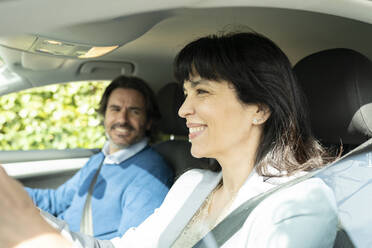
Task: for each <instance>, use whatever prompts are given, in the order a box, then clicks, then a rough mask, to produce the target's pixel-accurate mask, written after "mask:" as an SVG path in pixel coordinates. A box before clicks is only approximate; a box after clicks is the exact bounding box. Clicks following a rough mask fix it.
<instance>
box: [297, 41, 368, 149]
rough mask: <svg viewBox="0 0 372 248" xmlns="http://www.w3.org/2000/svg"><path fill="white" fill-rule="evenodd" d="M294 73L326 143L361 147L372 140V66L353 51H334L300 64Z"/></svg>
mask: <svg viewBox="0 0 372 248" xmlns="http://www.w3.org/2000/svg"><path fill="white" fill-rule="evenodd" d="M294 72H295V74H296V75H297V79H298V81H299V84H300V86H302V88H303V90H304V91H305V94H306V96H307V98H308V99H307V100H308V103H309V108H310V119H311V122H312V128H313V131H314V135H315V136H316V137H317V138H318V139H320V140H321V141H322V142H324V143H331V144H339V143H340V142H342V143H343V144H360V143H362V142H363V141H365V140H367V139H368V138H369V137H371V136H372V132H371V130H372V63H371V61H370V60H369V59H368V58H367V57H365V56H364V55H362V54H360V53H358V52H356V51H353V50H350V49H343V48H337V49H330V50H325V51H321V52H317V53H314V54H312V55H309V56H307V57H305V58H304V59H302V60H301V61H299V62H298V63H297V64H296V65H295V67H294Z"/></svg>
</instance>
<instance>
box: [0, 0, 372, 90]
mask: <svg viewBox="0 0 372 248" xmlns="http://www.w3.org/2000/svg"><path fill="white" fill-rule="evenodd" d="M19 2H22V1H19ZM93 2H94V1H93ZM184 2H189V3H191V2H195V1H184ZM212 2H214V3H216V5H218V4H217V2H218V1H212ZM284 2H286V3H289V2H291V1H284ZM234 3H235V2H234V1H233V2H232V3H231V5H234ZM219 4H220V5H221V4H222V3H219ZM229 4H230V3H229ZM292 4H293V3H292ZM2 5H3V3H2V4H1V6H2ZM201 7H205V6H199V5H198V7H197V8H193V9H192V8H179V9H172V8H171V6H170V7H169V8H166V9H161V7H159V8H157V9H158V10H157V11H153V12H145V13H141V14H132V15H129V16H119V14H115V13H117V12H114V13H111V15H108V17H107V16H106V15H105V14H103V15H102V16H101V17H100V19H101V20H100V21H97V20H94V21H93V22H90V23H88V22H86V23H84V24H82V23H78V24H74V25H71V26H68V25H67V24H68V22H67V23H65V26H64V27H60V28H54V29H52V30H51V29H49V30H48V31H45V30H44V31H41V32H39V33H38V35H42V36H45V37H49V38H55V39H63V40H64V41H69V42H78V43H84V44H87V43H91V44H92V45H113V44H117V43H120V44H119V45H121V46H120V47H119V48H118V49H117V50H115V51H113V52H111V53H109V54H107V55H105V56H102V57H99V58H97V59H94V61H97V60H99V61H101V62H102V63H104V62H105V61H107V62H108V63H113V62H123V63H127V62H129V63H131V64H132V65H133V67H134V70H133V74H134V75H137V76H140V77H142V78H144V79H145V80H147V81H149V82H150V83H151V85H152V87H153V88H154V89H155V90H158V89H159V88H160V87H161V86H163V85H164V84H166V83H168V82H171V81H173V80H174V79H173V73H172V62H173V58H174V56H175V54H176V53H177V52H178V51H179V50H180V49H181V48H182V47H183V46H184V45H185V44H187V43H188V42H189V41H191V40H193V39H195V38H198V37H201V36H204V35H206V34H211V33H216V32H219V31H221V30H228V28H227V24H233V25H234V24H241V23H244V24H247V27H246V29H248V27H250V28H252V29H253V30H255V31H257V32H260V33H263V34H265V35H267V36H268V37H269V38H271V39H273V40H274V41H275V42H276V43H277V44H278V45H279V46H280V47H281V48H282V49H283V50H284V52H286V53H287V55H288V57H289V58H290V60H291V62H292V63H293V64H295V63H296V62H297V61H298V60H299V59H301V58H302V57H304V56H306V55H308V54H311V53H314V52H317V51H320V50H323V49H327V48H335V47H344V48H351V49H354V50H357V51H359V52H361V53H363V54H365V55H366V56H367V57H369V58H372V46H370V44H372V27H370V25H369V24H366V23H363V22H360V21H356V20H351V19H347V18H343V17H338V16H334V15H326V14H320V13H315V12H309V11H302V10H293V9H283V8H282V9H281V8H261V7H239V8H237V7H226V8H205V9H203V8H201ZM134 12H135V11H133V13H134ZM120 13H122V14H123V13H124V12H123V10H122V12H120ZM125 13H126V12H125ZM72 14H73V13H72ZM105 17H107V19H104V18H105ZM84 20H87V19H84V18H83V19H79V21H84ZM57 26H58V25H57ZM231 27H232V28H231ZM230 28H231V30H234V27H233V26H230ZM41 29H42V28H41ZM1 30H2V29H0V33H1ZM368 34H371V35H368ZM91 41H94V42H91ZM10 50H11V52H9V51H10ZM4 53H6V55H7V56H3V54H4ZM10 54H12V55H10ZM0 56H2V57H3V58H4V61H5V62H6V64H7V65H8V66H9V67H10V69H12V70H13V71H15V72H16V73H18V74H19V75H20V76H21V77H22V78H25V79H26V80H28V81H29V82H30V83H31V85H33V86H39V85H43V84H49V83H55V82H66V81H77V80H92V79H98V80H99V79H112V78H113V77H114V76H117V72H116V71H111V72H108V71H104V70H103V71H101V72H102V73H98V72H97V71H96V73H95V74H87V73H86V74H84V75H80V74H79V68H80V67H81V65H82V64H83V63H85V62H86V61H89V60H82V59H72V58H63V63H59V62H60V61H61V58H60V57H54V56H48V55H39V54H35V56H29V55H28V54H25V53H24V52H22V51H18V50H14V49H9V48H4V47H2V48H1V49H0ZM37 56H40V59H36V57H37ZM27 58H32V63H33V65H32V70H29V66H27V63H26V62H27ZM45 61H49V62H50V65H57V64H59V66H57V67H56V68H52V69H53V70H46V68H45V67H44V68H43V66H44V64H45ZM28 64H30V63H28ZM38 68H40V69H38ZM106 68H107V67H106ZM154 71H156V73H154ZM0 94H1V91H0Z"/></svg>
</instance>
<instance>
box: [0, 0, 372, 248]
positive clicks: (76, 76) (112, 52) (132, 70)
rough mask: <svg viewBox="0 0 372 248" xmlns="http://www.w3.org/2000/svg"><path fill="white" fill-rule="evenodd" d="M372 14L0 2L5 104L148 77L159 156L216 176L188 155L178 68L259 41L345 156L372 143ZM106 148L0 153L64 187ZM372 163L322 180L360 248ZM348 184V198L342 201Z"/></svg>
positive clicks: (22, 174) (316, 8) (29, 181)
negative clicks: (35, 93)
mask: <svg viewBox="0 0 372 248" xmlns="http://www.w3.org/2000/svg"><path fill="white" fill-rule="evenodd" d="M371 13H372V1H369V0H337V1H335V0H323V1H298V0H283V1H275V0H268V1H257V0H249V1H245V0H233V1H228V2H226V1H221V0H209V1H196V0H180V1H170V0H160V1H148V0H139V1H134V2H122V1H114V0H107V1H98V0H91V1H72V0H65V1H63V2H55V1H45V0H33V1H28V0H15V1H13V0H12V1H10V0H5V1H0V20H1V22H0V97H1V96H3V95H4V96H5V95H7V94H10V93H13V92H20V91H23V90H26V89H29V88H36V87H40V86H45V85H52V84H60V83H66V82H77V81H89V80H112V79H113V78H115V77H116V76H118V75H134V76H138V77H140V78H143V79H145V80H146V81H147V82H148V83H149V84H150V86H151V87H152V89H153V90H154V91H155V92H156V94H157V99H158V103H159V107H160V111H161V114H162V119H161V121H160V122H159V123H158V126H157V127H158V129H159V130H160V131H161V132H162V133H163V134H167V135H168V136H169V137H170V139H169V140H158V141H157V142H155V143H154V145H153V147H154V148H155V149H156V150H157V151H158V152H159V153H161V154H162V155H163V156H164V158H165V159H166V160H167V161H168V162H169V163H170V164H171V165H172V166H173V167H174V171H175V176H176V178H177V177H179V175H181V174H182V173H183V172H185V171H186V170H188V169H190V168H209V169H212V170H218V169H219V167H218V164H217V162H216V161H214V160H212V159H196V158H193V157H192V156H191V154H190V152H189V150H190V143H189V142H188V140H187V134H188V130H187V128H186V126H185V121H184V120H183V119H181V118H180V117H178V115H177V112H178V108H179V106H180V105H181V103H182V101H183V91H182V86H181V85H180V84H179V83H178V82H175V79H174V76H173V72H172V71H173V59H174V57H175V55H176V54H177V52H178V51H179V50H180V49H181V48H182V47H183V46H184V45H185V44H187V43H188V42H190V41H192V40H194V39H196V38H199V37H202V36H205V35H207V34H216V33H227V32H234V31H253V32H258V33H261V34H263V35H266V36H267V37H268V38H270V39H272V40H273V41H274V42H276V44H277V45H278V46H279V47H281V48H282V49H283V51H284V52H285V53H286V54H287V55H288V57H289V59H290V61H291V63H292V65H293V68H294V71H295V74H296V76H297V79H298V81H299V83H300V85H301V87H302V88H303V89H304V92H305V94H306V97H307V100H308V105H309V110H310V119H311V125H312V128H313V131H314V134H315V136H316V137H317V138H318V139H319V140H320V142H321V143H322V144H323V145H325V146H326V147H329V148H330V149H333V151H335V152H336V153H337V152H338V153H339V154H342V155H344V154H347V152H349V151H352V150H353V149H354V148H356V147H358V146H359V145H361V144H362V143H364V142H368V140H369V138H370V137H371V136H372V112H371V111H372V109H371V108H372V105H371V103H372V88H371V87H372V83H371V80H372V66H371V65H372V62H371V59H372V45H371V44H372V15H371ZM1 108H2V106H0V109H1ZM4 125H6V123H5V124H4ZM0 134H1V131H0ZM0 137H1V135H0ZM99 149H100V147H97V148H95V149H90V148H89V149H88V148H84V147H81V148H74V149H68V148H66V149H45V150H15V151H9V150H3V149H0V163H1V164H3V165H4V167H5V169H6V170H7V172H8V173H9V175H11V176H13V177H15V178H17V179H19V180H20V181H21V182H22V183H23V184H24V185H27V186H30V187H42V188H50V187H52V188H54V187H57V186H58V185H60V184H62V183H63V182H64V181H66V180H67V179H68V178H69V177H71V176H72V175H73V174H74V173H75V172H76V171H77V170H78V169H79V168H81V166H82V165H83V164H84V163H85V161H87V159H88V158H89V157H90V156H91V155H92V154H94V153H96V152H98V151H99ZM371 150H372V148H369V147H367V148H365V149H364V150H363V153H362V154H364V155H365V156H367V155H368V154H369V152H370V151H371ZM358 154H361V153H360V152H359V153H358ZM364 155H363V156H364ZM371 158H372V157H371V156H370V155H368V156H367V157H363V158H360V157H358V158H356V159H352V161H358V162H355V163H356V164H357V167H358V168H362V169H361V170H360V171H358V173H357V174H355V175H352V172H351V170H349V169H348V170H346V169H345V170H342V171H343V173H341V172H340V173H338V172H339V171H338V172H337V171H336V172H337V173H336V172H335V173H333V174H332V173H326V172H324V174H321V175H320V176H321V177H323V178H325V179H324V180H325V181H326V182H327V183H328V184H329V185H330V187H331V188H333V189H334V190H335V192H336V198H337V201H338V204H339V208H340V213H341V214H340V218H341V222H342V225H343V226H344V228H345V230H346V231H347V232H348V234H349V236H350V238H351V240H352V242H353V243H354V245H355V246H356V247H368V245H367V244H369V246H370V244H372V240H371V238H368V237H367V236H368V233H367V232H363V231H361V230H363V229H365V228H366V227H367V222H366V221H367V220H368V221H370V223H372V220H371V218H370V217H368V218H361V216H362V214H364V216H366V215H368V210H367V207H368V206H369V205H370V204H371V202H372V198H371V197H372V194H369V195H368V194H367V193H366V192H369V191H367V190H368V187H367V186H368V185H369V184H370V180H371V179H372V173H371V172H370V171H371V170H370V169H369V170H368V169H366V168H368V167H371V164H372V162H370V161H372V159H371ZM345 166H346V165H345ZM332 168H334V167H331V168H330V170H329V171H332V172H334V171H333V169H332ZM339 168H341V167H339ZM347 168H349V167H347ZM346 172H347V173H346ZM330 174H332V175H333V176H332V175H330ZM341 179H342V180H344V181H342V189H345V191H338V190H339V188H340V185H341V183H340V184H338V183H337V182H339V180H341ZM346 185H351V186H350V187H348V186H346ZM355 201H359V202H361V204H358V206H355V205H356V204H355ZM352 203H353V204H352ZM351 219H353V222H352V223H351ZM358 235H359V236H358ZM345 242H346V241H345ZM368 242H369V243H368ZM341 243H342V241H341ZM340 247H342V244H340Z"/></svg>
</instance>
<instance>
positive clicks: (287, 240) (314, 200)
mask: <svg viewBox="0 0 372 248" xmlns="http://www.w3.org/2000/svg"><path fill="white" fill-rule="evenodd" d="M175 76H176V78H177V79H178V81H180V82H181V83H182V84H183V88H184V92H185V96H186V98H185V101H184V103H183V105H182V106H181V108H180V110H179V115H180V116H181V117H183V118H186V120H187V127H188V128H189V131H190V132H189V140H190V142H191V143H192V148H191V153H192V155H193V156H195V157H208V158H215V159H216V160H217V161H218V162H219V164H220V166H221V172H212V171H207V170H197V169H195V170H190V171H188V172H186V173H185V174H184V175H182V176H181V177H180V178H179V179H178V180H177V181H176V183H175V184H174V185H173V186H172V188H171V190H170V191H169V194H168V195H167V197H166V199H165V200H164V202H163V204H162V206H161V207H160V208H159V209H158V210H157V211H155V213H154V214H153V215H152V216H150V217H149V218H148V219H147V220H145V222H143V223H142V224H141V225H140V226H139V227H137V228H135V229H134V228H133V229H130V230H128V231H127V232H126V233H125V235H124V236H123V237H122V238H117V239H113V240H112V241H111V242H112V243H110V244H107V243H100V242H99V241H92V240H90V241H89V239H88V238H86V237H83V238H82V236H79V235H77V234H70V238H72V239H73V240H75V243H80V244H82V246H84V247H93V246H94V245H92V244H93V243H94V244H95V245H97V247H106V246H105V245H107V247H112V246H111V245H114V247H192V246H193V245H194V244H195V243H197V242H198V241H199V240H200V239H201V238H202V237H203V236H204V235H205V234H206V233H208V231H210V230H211V229H213V228H214V227H215V226H216V225H217V224H218V223H220V222H221V221H222V220H223V219H224V218H225V217H226V216H227V215H228V214H229V213H230V212H232V211H233V210H234V209H236V208H237V207H239V205H241V204H242V203H244V202H245V201H247V200H248V199H251V198H252V197H255V196H257V195H260V194H262V193H264V192H267V191H268V190H270V189H272V188H275V187H276V186H277V185H280V184H282V183H285V182H288V181H290V180H291V179H293V178H296V177H299V176H301V175H304V174H306V172H307V171H311V170H313V169H316V168H320V167H322V166H323V165H324V164H325V163H327V162H328V161H329V160H331V158H330V157H327V155H326V152H325V151H324V149H323V148H322V147H321V145H320V144H319V143H318V142H317V140H316V139H314V137H313V136H312V135H311V131H310V127H309V121H308V118H307V112H306V107H305V103H304V97H303V95H302V92H301V90H300V89H299V87H298V85H297V83H296V80H295V78H294V76H293V72H292V69H291V65H290V62H289V60H288V58H287V57H286V55H285V54H284V53H283V52H282V51H281V50H280V49H279V48H278V47H277V46H276V45H275V44H274V43H273V42H272V41H270V40H269V39H267V38H265V37H263V36H262V35H259V34H256V33H236V34H227V35H222V36H208V37H204V38H201V39H198V40H196V41H194V42H192V43H190V44H188V45H187V46H186V47H185V48H183V49H182V50H181V51H180V53H179V54H178V55H177V57H176V59H175ZM3 181H7V183H8V184H9V183H10V184H14V182H13V181H11V182H9V181H10V179H8V178H6V177H4V176H2V177H1V178H0V182H3ZM0 188H1V185H0ZM8 189H9V187H8ZM10 190H11V192H14V193H12V194H9V193H8V194H9V195H16V194H20V192H16V190H17V187H13V188H11V189H10ZM8 191H9V190H8ZM18 191H19V190H18ZM4 194H5V193H2V192H1V191H0V197H2V199H4V198H3V196H2V195H4ZM23 199H24V197H23ZM23 202H26V203H23V206H22V209H23V212H27V213H28V212H31V210H30V209H32V206H31V203H30V202H29V201H28V200H26V199H24V201H23ZM19 205H21V204H19ZM0 210H1V206H0ZM26 210H27V211H26ZM0 212H1V211H0ZM12 216H17V212H16V211H15V213H13V212H12ZM20 219H22V218H20ZM0 221H1V223H4V222H11V221H9V220H8V221H7V217H6V216H5V215H4V216H2V215H1V214H0ZM18 221H21V220H19V219H17V220H15V221H14V220H13V222H18ZM22 221H23V222H25V221H28V222H31V221H33V222H35V223H36V226H37V227H38V228H37V229H36V230H37V231H35V232H34V233H33V235H31V234H29V233H28V236H29V237H30V236H35V235H36V234H43V233H44V234H45V233H48V232H49V233H53V232H52V230H51V228H50V227H49V228H48V226H46V225H45V224H43V222H42V220H41V218H40V217H38V216H37V215H35V214H33V215H31V214H30V215H27V217H25V219H24V220H22ZM13 224H14V223H13ZM1 225H3V224H1ZM336 226H337V211H336V204H335V200H334V196H333V193H332V191H331V190H330V189H329V188H328V187H327V186H326V185H325V184H324V183H323V182H322V181H321V180H320V179H317V178H311V179H308V180H305V181H302V182H300V183H297V184H295V185H293V186H291V187H289V188H285V189H282V190H280V191H279V192H277V193H275V194H273V195H271V196H270V197H268V198H267V199H265V200H264V201H263V202H261V204H260V205H258V206H257V207H256V208H255V209H254V211H252V213H251V214H250V215H249V216H248V218H247V219H246V220H245V222H244V225H243V226H242V228H241V229H239V230H238V231H237V232H236V233H235V234H234V235H233V236H232V237H231V238H229V239H228V240H227V241H226V242H225V243H224V244H223V247H332V245H333V241H334V238H335V235H336ZM6 230H7V228H5V227H2V226H1V227H0V241H1V242H3V243H0V244H1V245H9V243H6V242H5V241H6V238H5V237H6V235H4V234H5V233H6ZM41 237H42V236H41ZM46 239H48V240H46ZM61 239H62V237H61V236H59V235H57V234H55V233H53V234H51V235H50V236H44V240H43V239H42V238H35V239H33V240H31V241H30V242H29V243H26V244H30V245H31V244H32V242H37V241H39V242H40V243H41V244H42V245H44V247H48V244H51V245H53V246H54V247H57V246H56V245H55V244H54V243H48V242H49V241H50V240H61ZM4 240H5V241H4ZM81 240H84V241H81ZM64 242H65V243H64ZM89 242H91V243H89ZM40 243H37V244H38V247H42V246H41V245H40ZM67 243H68V242H67V241H66V240H63V241H60V242H59V243H58V244H60V245H61V247H68V246H64V245H67ZM23 244H24V243H23ZM89 244H90V245H91V246H89ZM98 244H100V246H98Z"/></svg>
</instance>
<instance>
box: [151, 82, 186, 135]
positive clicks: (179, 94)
mask: <svg viewBox="0 0 372 248" xmlns="http://www.w3.org/2000/svg"><path fill="white" fill-rule="evenodd" d="M157 100H158V104H159V109H160V113H161V115H162V118H161V120H160V122H159V129H160V130H161V131H162V132H164V133H166V134H174V135H185V136H187V135H188V133H189V131H188V129H187V128H186V120H185V119H184V118H181V117H179V116H178V109H179V108H180V107H181V105H182V103H183V100H184V94H183V90H182V87H181V85H179V84H177V83H168V84H166V85H165V86H164V87H162V88H161V89H160V90H159V92H158V94H157Z"/></svg>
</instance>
